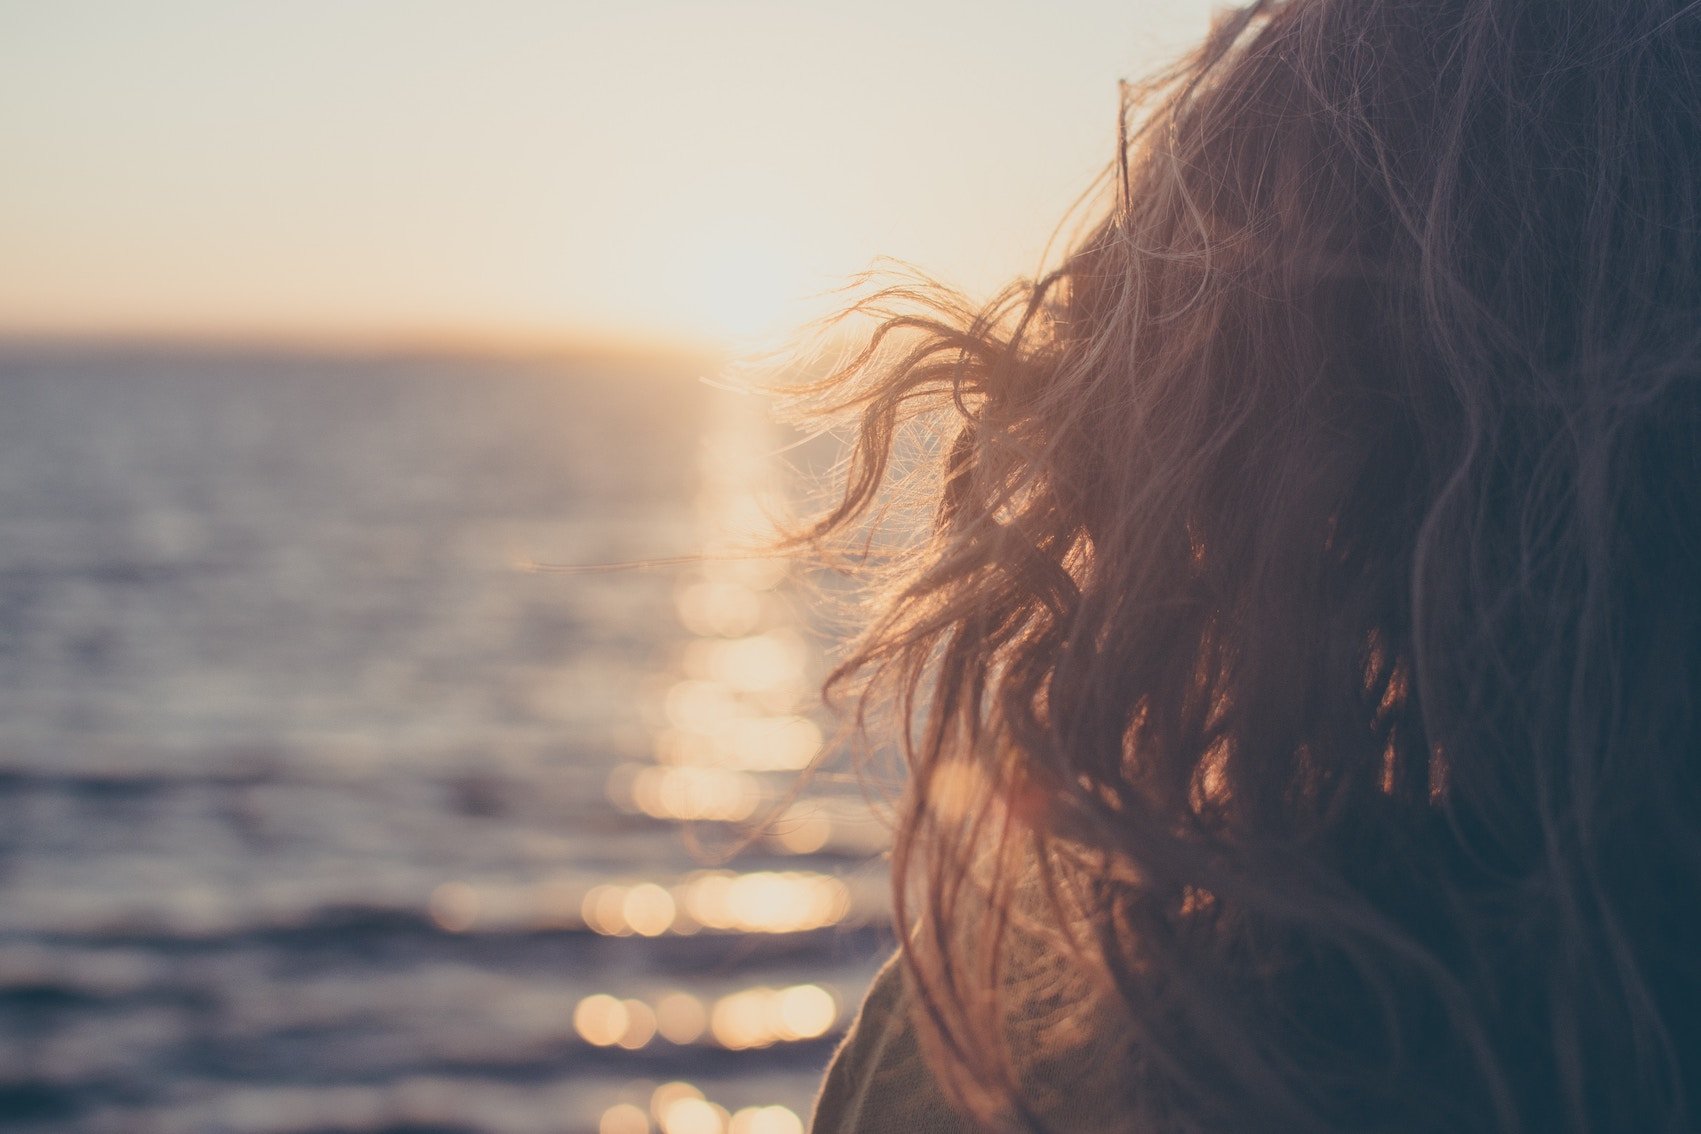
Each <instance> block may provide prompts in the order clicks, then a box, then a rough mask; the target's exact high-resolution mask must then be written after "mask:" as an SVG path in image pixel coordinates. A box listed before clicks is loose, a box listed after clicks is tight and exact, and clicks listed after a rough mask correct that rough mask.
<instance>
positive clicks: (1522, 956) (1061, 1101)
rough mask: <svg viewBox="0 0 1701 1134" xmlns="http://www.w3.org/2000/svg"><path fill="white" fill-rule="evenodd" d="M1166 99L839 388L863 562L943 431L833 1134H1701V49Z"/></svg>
mask: <svg viewBox="0 0 1701 1134" xmlns="http://www.w3.org/2000/svg"><path fill="white" fill-rule="evenodd" d="M1145 99H1146V101H1145V103H1144V104H1143V105H1144V110H1143V117H1142V118H1141V120H1140V125H1139V127H1138V129H1136V130H1135V131H1134V132H1133V133H1132V136H1131V137H1130V138H1128V139H1126V140H1125V145H1124V147H1123V150H1122V153H1121V160H1120V161H1119V163H1118V169H1117V175H1116V177H1115V178H1114V180H1115V185H1116V190H1117V192H1116V193H1115V197H1116V200H1115V202H1114V204H1113V205H1112V207H1110V208H1108V209H1107V210H1106V212H1107V215H1105V216H1104V217H1103V219H1102V221H1100V222H1099V223H1098V224H1097V225H1096V226H1094V227H1093V228H1092V229H1091V231H1090V232H1089V234H1088V235H1086V236H1085V237H1084V238H1083V239H1081V240H1080V241H1079V242H1078V244H1077V245H1076V246H1075V248H1074V250H1073V251H1072V252H1071V253H1070V254H1069V255H1068V256H1067V257H1066V258H1065V260H1064V262H1063V263H1062V266H1061V267H1060V268H1059V269H1057V270H1056V271H1055V272H1054V273H1052V274H1050V275H1048V276H1046V277H1044V278H1042V279H1040V280H1038V281H1037V282H1033V283H1031V284H1027V285H1023V286H1020V287H1017V288H1015V289H1013V290H1012V291H1011V292H1009V293H1008V294H1007V295H1006V296H1005V297H1004V298H1003V299H1002V300H1000V301H999V302H998V303H996V304H994V305H993V306H992V307H991V308H989V309H987V310H983V311H979V312H974V311H969V310H967V309H964V308H962V307H961V305H960V304H958V303H957V301H955V300H954V299H952V298H951V297H950V296H948V295H946V294H945V293H943V292H941V291H939V290H937V289H932V288H928V287H916V288H902V289H894V290H892V291H889V292H887V293H885V294H884V295H882V296H881V297H880V299H879V300H877V301H875V302H874V303H873V304H870V305H867V306H868V308H869V309H875V310H878V311H879V312H881V313H882V314H883V315H884V316H885V322H884V323H883V324H882V326H881V329H880V331H879V332H878V333H877V334H876V336H875V339H874V343H873V345H872V346H871V347H870V349H869V350H868V351H866V352H865V353H863V354H862V355H861V356H860V357H858V358H856V359H855V360H853V361H852V362H851V363H850V364H849V365H848V366H846V367H844V368H843V370H842V371H841V372H840V373H839V374H837V375H836V376H835V377H834V378H833V379H831V380H830V381H828V382H827V383H824V384H823V385H821V386H820V387H817V388H816V392H817V393H818V394H821V395H823V396H825V397H826V399H827V400H828V401H830V402H831V403H832V405H833V406H834V407H836V408H838V409H839V410H847V411H851V412H853V413H854V414H855V415H857V419H858V422H859V431H858V434H857V436H858V441H857V445H856V449H855V454H854V458H853V460H852V463H851V465H850V467H849V479H848V484H847V487H846V489H845V492H844V496H843V499H842V502H841V503H840V504H839V505H838V506H837V508H836V509H835V510H833V511H832V512H831V513H830V514H828V515H827V516H826V517H825V518H824V519H823V520H822V521H821V523H820V525H819V528H818V529H817V530H816V531H815V532H814V535H815V537H817V538H818V539H830V538H833V537H838V536H845V535H854V534H856V533H857V532H859V531H860V530H861V529H862V527H863V525H864V524H865V522H866V521H867V520H868V519H869V518H870V517H871V516H872V515H874V514H875V513H876V512H877V511H878V508H879V507H883V506H884V505H883V501H885V500H886V499H888V492H887V488H888V482H889V481H890V480H892V479H893V469H894V468H895V467H897V465H898V464H902V463H906V462H907V457H905V458H903V459H901V460H900V459H896V458H895V457H894V454H895V452H896V453H899V454H907V453H908V452H909V451H910V449H909V448H908V446H909V440H906V439H910V440H915V439H916V438H918V437H919V440H920V442H921V443H922V447H923V448H924V449H925V446H926V442H927V440H928V438H929V437H942V438H943V439H944V444H943V445H941V446H939V447H938V450H939V453H940V456H939V459H938V461H937V468H936V472H937V480H936V481H934V482H932V484H931V486H930V487H928V486H926V485H925V484H924V486H923V488H922V489H921V490H920V491H922V492H923V493H925V494H926V496H925V499H926V502H927V503H928V504H929V505H930V507H931V509H932V515H933V516H934V520H933V522H932V524H931V528H930V532H929V534H928V537H927V539H926V542H925V545H924V546H921V547H919V548H917V549H915V550H914V551H913V553H912V554H909V555H906V556H904V557H902V559H901V561H900V562H899V563H898V565H897V567H896V568H895V569H894V570H895V573H894V575H893V577H892V578H891V579H890V580H889V582H888V585H887V586H886V588H885V590H884V592H883V593H884V599H883V602H882V605H881V606H880V608H879V610H878V611H877V613H876V615H875V617H874V619H873V620H872V624H871V628H870V629H869V630H868V631H867V633H866V635H865V636H864V637H863V638H862V639H861V641H860V643H859V644H858V646H857V647H856V649H855V652H854V654H853V655H852V656H851V657H850V658H849V659H848V661H847V662H846V663H845V665H844V666H843V667H842V668H841V669H840V671H839V672H838V674H837V675H836V676H835V678H834V680H833V683H832V686H833V687H834V688H836V689H837V690H839V691H840V692H845V691H847V690H848V691H850V692H852V693H854V694H855V695H856V696H857V697H858V698H859V704H860V705H861V709H862V718H863V719H864V720H865V721H866V720H867V714H868V713H869V712H870V711H871V710H873V709H874V708H877V707H885V708H888V709H890V710H891V711H892V718H893V719H894V720H895V721H897V722H901V724H900V726H899V727H898V728H897V732H898V734H899V735H900V736H901V737H902V740H903V743H904V745H905V748H906V751H907V755H908V759H909V762H910V769H911V771H910V779H909V783H908V787H907V789H906V796H905V803H904V807H903V810H902V814H901V822H900V826H899V830H898V833H897V844H896V851H895V855H894V867H895V874H896V895H897V901H898V910H899V918H900V924H901V926H902V928H903V935H902V941H903V947H902V950H901V956H900V958H899V962H898V963H897V964H896V965H895V966H894V967H892V968H891V969H889V970H888V972H887V973H886V974H884V975H883V977H882V978H881V980H880V981H879V982H878V983H877V985H876V989H875V992H874V993H873V995H872V996H871V999H870V1002H869V1004H868V1005H867V1007H866V1009H865V1011H864V1013H863V1017H862V1019H861V1021H860V1023H859V1025H858V1028H857V1030H856V1033H855V1034H854V1035H853V1037H852V1038H851V1039H850V1040H849V1042H848V1043H847V1045H846V1047H845V1048H844V1049H843V1050H842V1051H841V1052H840V1055H839V1057H838V1059H837V1061H836V1063H835V1066H834V1069H833V1070H832V1072H830V1074H829V1078H828V1082H827V1085H826V1087H825V1089H824V1094H823V1098H822V1102H821V1105H820V1107H819V1109H818V1114H817V1119H816V1129H817V1130H818V1131H854V1132H856V1134H866V1132H871V1131H872V1132H879V1131H885V1130H900V1129H901V1130H904V1131H906V1132H922V1131H928V1130H958V1129H962V1130H968V1129H976V1128H988V1129H1005V1128H1009V1129H1020V1130H1069V1131H1076V1130H1088V1129H1113V1130H1126V1131H1141V1132H1146V1131H1152V1132H1159V1131H1161V1132H1166V1134H1167V1132H1172V1131H1273V1130H1280V1131H1287V1130H1294V1131H1333V1130H1342V1131H1346V1130H1352V1131H1365V1130H1385V1131H1402V1132H1405V1131H1430V1130H1434V1131H1478V1130H1494V1131H1532V1132H1534V1131H1542V1132H1545V1131H1585V1130H1587V1131H1604V1130H1613V1131H1619V1130H1624V1131H1630V1130H1633V1131H1654V1130H1660V1131H1665V1130H1688V1129H1693V1128H1696V1127H1697V1125H1698V1124H1701V1099H1698V1098H1697V1094H1698V1092H1701V1007H1698V1004H1701V995H1698V994H1701V988H1698V983H1701V925H1698V918H1697V916H1696V914H1697V910H1698V909H1701V832H1698V830H1697V819H1698V816H1701V791H1698V778H1701V771H1698V767H1701V714H1698V712H1697V707H1696V693H1697V691H1698V689H1701V4H1697V3H1694V2H1685V0H1287V2H1280V0H1271V2H1260V3H1254V4H1253V5H1251V7H1249V8H1247V9H1245V10H1243V11H1240V12H1237V13H1234V14H1232V15H1230V16H1228V17H1226V18H1224V19H1222V20H1220V21H1219V23H1218V25H1217V26H1216V28H1215V29H1214V31H1213V32H1212V34H1211V35H1210V37H1209V39H1208V41H1207V42H1206V43H1205V44H1204V45H1203V46H1202V47H1201V48H1200V49H1199V50H1198V52H1197V53H1196V54H1195V55H1193V56H1192V57H1191V58H1189V59H1188V60H1186V61H1185V62H1184V63H1183V64H1182V65H1181V66H1180V67H1179V68H1178V69H1176V70H1175V71H1174V72H1173V73H1171V74H1170V75H1168V76H1167V77H1166V78H1164V79H1163V80H1162V81H1160V82H1159V83H1156V84H1154V85H1153V87H1152V88H1150V89H1149V91H1148V92H1147V94H1146V95H1145ZM917 430H920V433H919V434H918V433H917V432H916V431H917ZM910 484H911V488H910V491H912V492H914V491H917V490H916V489H915V487H914V485H915V482H914V481H913V480H911V481H910Z"/></svg>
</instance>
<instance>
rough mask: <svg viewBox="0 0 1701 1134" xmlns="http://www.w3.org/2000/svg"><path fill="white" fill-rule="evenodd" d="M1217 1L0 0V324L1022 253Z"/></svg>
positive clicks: (317, 312)
mask: <svg viewBox="0 0 1701 1134" xmlns="http://www.w3.org/2000/svg"><path fill="white" fill-rule="evenodd" d="M1218 6H1219V4H1217V3H1215V2H1211V0H1075V2H1073V3H1071V2H1067V0H1053V2H1051V3H1046V2H1043V0H907V2H906V0H861V2H858V3H839V2H835V3H830V4H829V3H822V2H816V0H791V2H789V3H780V2H772V0H763V2H756V0H738V2H733V0H695V2H690V0H604V2H599V3H590V2H587V0H556V2H554V3H545V2H542V0H496V2H493V0H484V2H480V3H472V2H464V3H451V2H446V0H336V2H331V0H276V2H272V0H250V2H242V0H219V2H214V0H204V2H191V0H147V2H141V0H111V2H105V3H94V2H87V0H34V2H20V0H0V155H4V156H3V158H0V162H3V166H0V169H3V173H0V333H7V332H10V333H20V332H22V333H42V332H47V333H69V334H81V333H89V332H93V333H106V334H111V333H120V334H150V335H157V334H167V335H217V336H232V335H257V336H263V337H267V338H279V337H296V336H306V337H312V338H323V337H333V338H352V339H375V340H396V339H400V340H407V339H411V338H419V337H424V338H428V339H435V338H450V339H455V338H466V337H476V336H494V337H497V338H502V337H513V338H519V339H528V340H550V341H562V340H571V339H573V338H575V337H589V338H595V339H603V340H607V339H611V338H621V337H639V338H646V337H647V338H662V339H719V340H723V341H724V340H727V339H729V338H730V339H732V340H733V341H735V342H736V341H742V340H743V339H747V338H748V337H749V336H750V335H751V334H752V333H755V332H761V331H772V330H774V329H776V328H777V327H779V326H781V325H783V324H785V323H787V322H788V321H791V320H794V319H796V318H798V317H799V316H800V315H801V314H804V313H808V312H810V311H813V310H817V309H818V308H819V300H816V301H814V302H811V301H809V300H808V299H807V297H809V296H812V295H818V294H819V293H820V292H822V291H823V290H825V289H827V288H830V287H832V286H834V285H835V284H836V283H839V282H841V281H842V280H844V279H845V278H846V277H847V276H849V275H851V274H853V273H855V272H857V271H859V270H861V269H863V268H865V267H867V266H868V265H869V264H870V262H871V261H873V260H874V258H875V257H877V256H889V257H895V258H899V259H903V260H906V261H910V262H913V263H915V264H916V265H918V266H919V267H921V268H923V269H925V270H927V271H930V272H932V273H933V274H935V275H938V276H940V277H942V278H944V279H946V280H947V281H949V282H952V283H955V284H958V285H959V286H963V287H966V288H968V289H969V290H970V291H971V292H974V293H976V294H984V293H986V292H989V291H990V290H991V289H992V288H993V287H994V286H995V285H996V284H998V283H1000V282H1002V281H1003V280H1005V279H1007V278H1008V277H1010V276H1012V275H1016V274H1022V273H1027V272H1031V271H1032V270H1033V268H1034V267H1035V264H1036V262H1037V259H1038V257H1039V255H1040V252H1041V250H1042V248H1043V247H1044V245H1045V243H1046V240H1047V238H1048V237H1049V236H1050V235H1051V233H1052V231H1053V229H1054V228H1055V226H1056V224H1057V222H1058V221H1059V220H1060V219H1061V218H1062V216H1063V214H1064V212H1065V210H1067V209H1068V207H1069V206H1070V204H1071V203H1072V202H1073V201H1074V200H1075V198H1076V197H1077V195H1078V194H1079V193H1080V192H1081V191H1082V190H1083V189H1084V188H1086V187H1087V185H1088V184H1089V183H1090V182H1091V181H1092V179H1093V178H1094V176H1095V175H1096V174H1097V173H1098V172H1099V171H1100V170H1101V169H1102V168H1103V167H1104V166H1105V164H1106V163H1107V162H1108V161H1109V160H1110V158H1111V157H1112V150H1113V146H1114V139H1115V119H1116V80H1117V79H1118V78H1121V77H1136V76H1139V75H1141V74H1143V73H1145V72H1147V71H1148V70H1150V69H1151V67H1152V66H1153V65H1154V63H1157V62H1161V61H1164V60H1167V59H1168V58H1169V57H1170V56H1172V55H1173V54H1175V53H1176V52H1177V51H1178V50H1179V49H1180V48H1181V47H1183V46H1185V45H1186V44H1188V43H1190V42H1192V41H1194V40H1196V39H1197V38H1198V37H1199V36H1200V35H1201V34H1202V33H1203V30H1204V27H1205V25H1206V22H1207V20H1208V18H1209V16H1210V14H1211V12H1212V11H1213V10H1214V9H1216V8H1217V7H1218Z"/></svg>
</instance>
